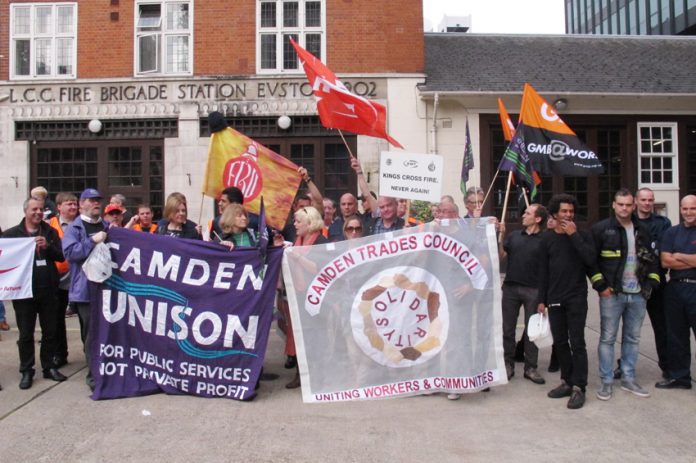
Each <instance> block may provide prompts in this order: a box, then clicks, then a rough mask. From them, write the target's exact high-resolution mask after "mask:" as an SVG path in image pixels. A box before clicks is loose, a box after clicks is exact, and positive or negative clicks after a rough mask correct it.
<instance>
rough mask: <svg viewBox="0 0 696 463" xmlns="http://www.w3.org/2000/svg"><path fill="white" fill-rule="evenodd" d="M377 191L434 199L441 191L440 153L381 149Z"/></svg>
mask: <svg viewBox="0 0 696 463" xmlns="http://www.w3.org/2000/svg"><path fill="white" fill-rule="evenodd" d="M379 194H380V195H382V196H391V197H394V198H404V199H413V200H420V201H429V202H438V201H439V200H440V196H441V195H442V156H439V155H437V154H419V153H405V152H403V151H382V154H381V156H380V166H379Z"/></svg>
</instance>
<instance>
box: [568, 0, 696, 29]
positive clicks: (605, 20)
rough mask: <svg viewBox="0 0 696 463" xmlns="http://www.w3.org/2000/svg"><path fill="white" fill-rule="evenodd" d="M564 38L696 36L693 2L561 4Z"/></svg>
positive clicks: (582, 0)
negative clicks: (566, 36)
mask: <svg viewBox="0 0 696 463" xmlns="http://www.w3.org/2000/svg"><path fill="white" fill-rule="evenodd" d="M565 16H566V32H567V33H568V34H613V35H696V0H565Z"/></svg>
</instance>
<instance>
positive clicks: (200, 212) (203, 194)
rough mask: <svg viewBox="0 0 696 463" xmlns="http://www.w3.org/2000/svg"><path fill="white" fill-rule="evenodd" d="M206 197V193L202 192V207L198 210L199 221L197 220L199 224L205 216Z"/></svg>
mask: <svg viewBox="0 0 696 463" xmlns="http://www.w3.org/2000/svg"><path fill="white" fill-rule="evenodd" d="M204 199H205V193H201V207H200V209H199V210H198V222H196V223H197V224H198V225H201V219H202V218H203V200H204ZM201 226H202V225H201Z"/></svg>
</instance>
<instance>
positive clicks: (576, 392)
mask: <svg viewBox="0 0 696 463" xmlns="http://www.w3.org/2000/svg"><path fill="white" fill-rule="evenodd" d="M583 405H585V393H584V392H583V391H582V390H581V389H580V388H579V387H577V386H574V387H573V392H572V393H571V394H570V399H568V408H570V409H571V410H577V409H578V408H582V406H583Z"/></svg>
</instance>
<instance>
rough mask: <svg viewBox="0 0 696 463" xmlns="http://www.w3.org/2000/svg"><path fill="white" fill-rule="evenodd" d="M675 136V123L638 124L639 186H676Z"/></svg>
mask: <svg viewBox="0 0 696 463" xmlns="http://www.w3.org/2000/svg"><path fill="white" fill-rule="evenodd" d="M676 135H677V124H676V123H661V124H653V123H640V124H638V157H639V160H640V162H639V168H638V169H639V172H638V173H639V178H640V184H641V186H650V185H661V186H671V187H676V186H677V181H678V178H677V177H678V175H677V162H676V161H677V139H676Z"/></svg>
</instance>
